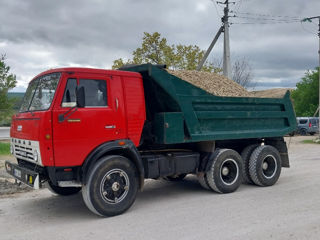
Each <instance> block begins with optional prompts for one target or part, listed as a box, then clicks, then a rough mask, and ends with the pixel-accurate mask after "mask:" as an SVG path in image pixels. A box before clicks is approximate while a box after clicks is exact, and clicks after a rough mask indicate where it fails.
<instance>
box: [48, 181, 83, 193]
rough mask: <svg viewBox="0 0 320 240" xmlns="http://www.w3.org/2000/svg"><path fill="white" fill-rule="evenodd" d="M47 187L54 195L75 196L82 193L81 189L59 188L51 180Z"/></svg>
mask: <svg viewBox="0 0 320 240" xmlns="http://www.w3.org/2000/svg"><path fill="white" fill-rule="evenodd" d="M47 187H48V189H49V190H50V191H51V192H52V193H54V194H58V195H61V196H69V195H73V194H76V193H78V192H80V190H81V187H59V186H56V185H53V184H52V183H51V181H50V180H49V181H48V185H47Z"/></svg>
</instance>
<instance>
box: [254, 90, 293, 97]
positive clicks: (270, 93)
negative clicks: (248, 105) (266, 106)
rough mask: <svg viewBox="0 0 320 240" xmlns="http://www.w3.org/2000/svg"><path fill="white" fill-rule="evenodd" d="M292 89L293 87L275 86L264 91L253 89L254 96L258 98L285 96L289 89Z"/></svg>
mask: <svg viewBox="0 0 320 240" xmlns="http://www.w3.org/2000/svg"><path fill="white" fill-rule="evenodd" d="M288 90H289V91H292V90H293V88H273V89H267V90H262V91H252V92H250V93H251V94H252V97H258V98H283V96H284V95H285V94H286V92H287V91H288Z"/></svg>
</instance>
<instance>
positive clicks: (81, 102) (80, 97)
mask: <svg viewBox="0 0 320 240" xmlns="http://www.w3.org/2000/svg"><path fill="white" fill-rule="evenodd" d="M85 105H86V99H85V92H84V87H80V88H78V89H77V107H79V108H83V107H85Z"/></svg>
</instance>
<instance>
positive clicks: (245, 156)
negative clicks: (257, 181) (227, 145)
mask: <svg viewBox="0 0 320 240" xmlns="http://www.w3.org/2000/svg"><path fill="white" fill-rule="evenodd" d="M258 146H259V144H252V145H249V146H247V147H245V148H244V149H243V150H242V152H241V158H242V161H243V168H242V182H243V183H253V182H252V180H251V178H250V174H249V161H250V156H251V154H252V152H253V151H254V150H255V149H256V148H257V147H258Z"/></svg>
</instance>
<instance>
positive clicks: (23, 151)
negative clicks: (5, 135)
mask: <svg viewBox="0 0 320 240" xmlns="http://www.w3.org/2000/svg"><path fill="white" fill-rule="evenodd" d="M14 153H15V156H16V157H17V158H22V159H25V160H30V161H34V156H33V149H32V148H31V147H25V146H21V145H18V144H14Z"/></svg>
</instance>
